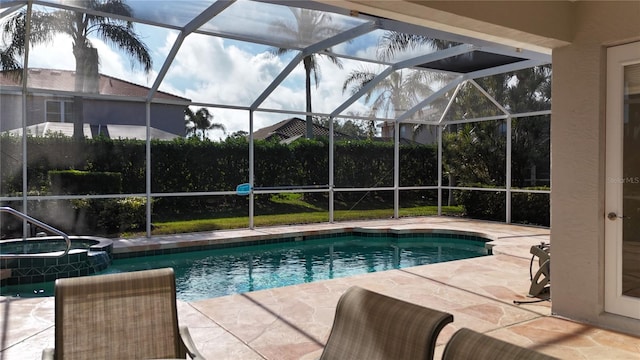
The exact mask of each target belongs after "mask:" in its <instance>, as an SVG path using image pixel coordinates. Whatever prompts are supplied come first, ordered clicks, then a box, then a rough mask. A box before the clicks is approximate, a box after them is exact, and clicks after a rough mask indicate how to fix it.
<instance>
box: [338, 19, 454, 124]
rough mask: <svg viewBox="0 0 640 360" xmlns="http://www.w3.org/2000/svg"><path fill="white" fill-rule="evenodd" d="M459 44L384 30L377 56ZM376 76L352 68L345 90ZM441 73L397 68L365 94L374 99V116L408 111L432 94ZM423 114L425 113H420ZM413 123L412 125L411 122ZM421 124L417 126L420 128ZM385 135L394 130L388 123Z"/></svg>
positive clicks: (353, 90)
mask: <svg viewBox="0 0 640 360" xmlns="http://www.w3.org/2000/svg"><path fill="white" fill-rule="evenodd" d="M454 45H456V43H453V42H449V41H445V40H438V39H432V38H429V37H426V36H422V35H414V34H406V33H400V32H396V31H387V32H385V33H384V34H383V35H382V37H381V38H380V40H379V41H378V49H377V52H376V55H377V57H378V59H379V60H381V61H390V60H392V59H393V58H394V57H396V56H397V55H398V54H399V53H402V52H404V51H407V50H410V49H416V48H418V47H426V48H430V49H432V50H436V49H445V48H448V47H451V46H454ZM374 77H375V73H374V72H372V71H370V70H355V71H352V72H351V73H350V74H349V76H348V77H347V79H346V80H345V82H344V84H343V86H342V91H343V92H344V91H346V90H347V89H350V90H351V93H353V94H355V93H356V92H358V91H359V90H360V89H361V88H362V87H364V86H365V85H366V84H367V83H369V82H370V81H371V80H373V78H374ZM437 80H439V79H438V75H437V74H432V73H428V72H425V71H412V70H398V71H395V72H393V73H392V74H391V75H390V76H388V77H387V78H385V79H384V80H383V81H381V82H380V83H378V84H377V85H376V86H374V88H373V89H371V90H370V91H369V92H368V93H367V94H366V95H365V99H364V100H365V102H367V103H369V102H370V101H372V97H373V101H372V107H371V113H370V115H371V116H372V117H373V116H375V115H378V114H379V112H382V114H383V115H384V116H385V117H389V116H393V117H397V116H398V115H400V111H401V110H407V109H409V108H411V107H413V106H414V105H416V104H417V103H418V102H419V101H420V100H422V99H424V98H425V97H426V96H428V95H430V94H431V93H433V91H432V90H431V88H430V85H429V84H430V83H431V82H434V81H437ZM418 115H419V116H422V115H423V114H422V112H421V111H420V112H418ZM411 126H413V125H411ZM421 129H422V127H421V126H418V127H417V128H416V130H417V131H420V130H421ZM382 135H383V136H391V129H389V127H388V126H387V124H385V125H384V126H383V134H382Z"/></svg>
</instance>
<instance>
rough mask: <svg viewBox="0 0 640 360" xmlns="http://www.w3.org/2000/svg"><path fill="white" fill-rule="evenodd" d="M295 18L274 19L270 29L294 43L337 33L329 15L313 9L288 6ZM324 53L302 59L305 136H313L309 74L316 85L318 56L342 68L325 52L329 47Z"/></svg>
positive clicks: (277, 52) (278, 51)
mask: <svg viewBox="0 0 640 360" xmlns="http://www.w3.org/2000/svg"><path fill="white" fill-rule="evenodd" d="M289 10H291V12H292V13H293V16H294V18H295V23H290V22H286V21H282V20H279V21H276V22H274V23H273V24H271V27H272V30H273V31H274V32H277V33H279V34H283V35H285V36H288V37H290V38H292V39H294V43H295V44H309V43H315V42H318V41H320V40H323V39H325V38H328V37H330V36H332V35H335V34H337V33H338V30H337V29H336V28H334V27H333V26H332V25H331V16H330V15H328V14H326V13H323V12H319V11H314V10H309V9H299V8H289ZM290 51H293V50H292V49H288V48H278V49H275V50H274V51H273V53H274V54H275V55H278V56H279V55H283V54H286V53H288V52H290ZM325 52H326V53H325V54H311V55H308V56H305V57H304V58H303V59H302V63H303V65H304V72H305V91H306V93H305V94H306V112H307V117H306V123H307V138H309V139H311V138H312V137H313V120H312V115H311V76H312V75H313V80H314V82H315V84H316V88H317V87H318V84H319V81H320V67H319V65H318V57H319V56H324V57H326V58H328V59H329V60H330V61H331V62H332V63H334V64H335V65H336V66H338V67H339V68H340V69H342V63H341V62H340V59H338V58H337V57H335V56H333V55H330V54H327V53H331V49H330V48H329V49H326V50H325Z"/></svg>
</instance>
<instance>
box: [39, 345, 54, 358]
mask: <svg viewBox="0 0 640 360" xmlns="http://www.w3.org/2000/svg"><path fill="white" fill-rule="evenodd" d="M53 359H54V350H53V348H46V349H44V350H42V360H53Z"/></svg>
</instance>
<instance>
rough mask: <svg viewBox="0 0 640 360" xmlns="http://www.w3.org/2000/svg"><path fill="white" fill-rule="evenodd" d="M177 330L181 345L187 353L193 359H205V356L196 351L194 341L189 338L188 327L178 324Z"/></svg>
mask: <svg viewBox="0 0 640 360" xmlns="http://www.w3.org/2000/svg"><path fill="white" fill-rule="evenodd" d="M179 331H180V337H181V338H182V345H184V347H185V349H186V350H187V354H188V355H189V356H190V357H191V358H192V359H193V360H205V357H204V356H203V355H202V354H200V352H198V349H197V348H196V345H195V343H194V342H193V340H192V339H191V334H190V333H189V328H187V327H186V326H180V327H179Z"/></svg>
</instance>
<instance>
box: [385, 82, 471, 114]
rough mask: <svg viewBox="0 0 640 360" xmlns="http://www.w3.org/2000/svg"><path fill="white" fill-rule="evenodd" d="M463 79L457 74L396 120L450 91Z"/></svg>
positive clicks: (415, 111)
mask: <svg viewBox="0 0 640 360" xmlns="http://www.w3.org/2000/svg"><path fill="white" fill-rule="evenodd" d="M465 80H466V79H465V78H464V76H459V77H457V78H455V79H454V80H453V81H451V82H450V83H448V84H447V85H445V86H444V87H442V88H441V89H439V90H438V91H436V92H434V93H433V94H431V95H429V96H428V97H427V98H426V99H424V100H422V101H421V102H419V103H418V104H416V105H415V106H414V107H412V108H411V109H409V110H407V111H405V112H404V113H403V114H402V115H400V116H398V118H397V119H396V122H402V121H404V120H406V119H408V118H409V117H411V116H412V115H413V114H415V113H417V112H418V111H419V110H420V109H422V108H423V107H425V106H427V105H429V104H431V103H432V102H433V101H434V100H436V99H438V98H439V97H441V96H443V95H444V94H446V93H447V91H451V90H452V89H453V88H455V87H456V86H458V85H459V84H461V83H462V82H463V81H465Z"/></svg>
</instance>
